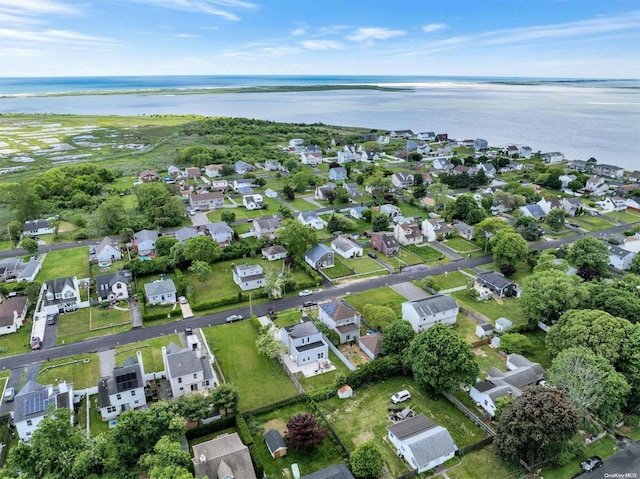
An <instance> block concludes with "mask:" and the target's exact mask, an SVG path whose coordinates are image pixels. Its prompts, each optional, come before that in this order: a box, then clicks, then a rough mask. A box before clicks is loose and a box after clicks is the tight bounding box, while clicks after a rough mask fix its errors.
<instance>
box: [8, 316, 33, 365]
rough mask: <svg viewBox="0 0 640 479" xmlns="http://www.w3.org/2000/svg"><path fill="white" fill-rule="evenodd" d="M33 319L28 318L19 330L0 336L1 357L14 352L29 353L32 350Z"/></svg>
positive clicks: (11, 354)
mask: <svg viewBox="0 0 640 479" xmlns="http://www.w3.org/2000/svg"><path fill="white" fill-rule="evenodd" d="M32 326H33V321H32V320H31V319H28V320H27V321H26V322H25V323H24V324H23V325H22V327H21V328H20V329H18V331H16V332H15V333H11V334H3V335H2V336H0V357H1V356H13V355H14V354H22V353H28V352H29V351H31V346H30V344H29V342H30V341H31V328H32Z"/></svg>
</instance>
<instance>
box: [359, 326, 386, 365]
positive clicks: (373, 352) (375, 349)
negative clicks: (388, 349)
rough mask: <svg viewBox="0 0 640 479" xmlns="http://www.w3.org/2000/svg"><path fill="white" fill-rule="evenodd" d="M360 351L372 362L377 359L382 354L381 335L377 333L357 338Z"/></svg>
mask: <svg viewBox="0 0 640 479" xmlns="http://www.w3.org/2000/svg"><path fill="white" fill-rule="evenodd" d="M358 346H359V347H360V351H362V352H363V353H364V354H366V355H367V357H368V358H369V359H371V360H372V361H373V360H374V359H378V358H379V357H380V355H381V354H382V333H380V332H379V331H377V332H375V333H373V334H367V335H365V336H361V337H359V338H358Z"/></svg>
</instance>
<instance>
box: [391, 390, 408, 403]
mask: <svg viewBox="0 0 640 479" xmlns="http://www.w3.org/2000/svg"><path fill="white" fill-rule="evenodd" d="M409 399H411V393H410V392H409V391H407V390H406V389H404V390H402V391H398V392H397V393H395V394H394V395H393V396H391V402H392V403H393V404H398V403H399V402H405V401H408V400H409Z"/></svg>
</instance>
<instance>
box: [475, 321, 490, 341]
mask: <svg viewBox="0 0 640 479" xmlns="http://www.w3.org/2000/svg"><path fill="white" fill-rule="evenodd" d="M492 334H493V326H492V325H491V324H489V323H481V324H478V325H477V326H476V336H478V337H479V338H480V339H484V338H487V337H489V336H491V335H492Z"/></svg>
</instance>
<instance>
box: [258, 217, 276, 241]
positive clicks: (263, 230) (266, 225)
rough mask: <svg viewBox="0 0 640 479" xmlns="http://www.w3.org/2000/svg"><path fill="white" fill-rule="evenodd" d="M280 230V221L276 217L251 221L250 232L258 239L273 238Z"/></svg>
mask: <svg viewBox="0 0 640 479" xmlns="http://www.w3.org/2000/svg"><path fill="white" fill-rule="evenodd" d="M278 228H280V219H279V218H278V217H277V216H275V215H274V216H263V217H260V218H255V219H254V220H253V226H252V230H253V231H254V233H255V234H256V236H257V237H258V238H261V237H262V236H267V237H274V236H275V235H276V231H278Z"/></svg>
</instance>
